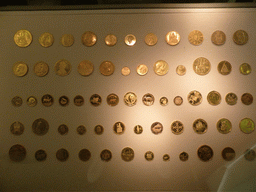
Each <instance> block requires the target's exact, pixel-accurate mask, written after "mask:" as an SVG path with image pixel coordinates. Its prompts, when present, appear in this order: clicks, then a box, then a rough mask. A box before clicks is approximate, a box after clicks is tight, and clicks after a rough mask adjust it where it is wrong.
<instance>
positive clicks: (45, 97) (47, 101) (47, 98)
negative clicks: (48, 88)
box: [42, 94, 54, 107]
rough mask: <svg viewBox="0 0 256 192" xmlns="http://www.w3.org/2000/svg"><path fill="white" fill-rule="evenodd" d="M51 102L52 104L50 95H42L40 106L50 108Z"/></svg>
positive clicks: (52, 100)
mask: <svg viewBox="0 0 256 192" xmlns="http://www.w3.org/2000/svg"><path fill="white" fill-rule="evenodd" d="M53 102H54V99H53V97H52V96H51V95H49V94H46V95H43V97H42V104H43V105H44V106H45V107H50V106H52V104H53Z"/></svg>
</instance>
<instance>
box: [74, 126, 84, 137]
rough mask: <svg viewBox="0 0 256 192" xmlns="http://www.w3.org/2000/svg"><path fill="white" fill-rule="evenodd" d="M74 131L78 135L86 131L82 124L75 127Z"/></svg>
mask: <svg viewBox="0 0 256 192" xmlns="http://www.w3.org/2000/svg"><path fill="white" fill-rule="evenodd" d="M76 132H77V133H78V134H79V135H83V134H85V133H86V128H85V126H83V125H80V126H78V127H77V129H76Z"/></svg>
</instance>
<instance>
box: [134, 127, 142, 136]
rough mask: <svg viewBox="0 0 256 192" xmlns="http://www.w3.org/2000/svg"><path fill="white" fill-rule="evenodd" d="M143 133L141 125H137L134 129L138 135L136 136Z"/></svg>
mask: <svg viewBox="0 0 256 192" xmlns="http://www.w3.org/2000/svg"><path fill="white" fill-rule="evenodd" d="M142 132H143V128H142V126H141V125H136V126H135V127H134V133H136V134H141V133H142Z"/></svg>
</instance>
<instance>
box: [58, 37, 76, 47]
mask: <svg viewBox="0 0 256 192" xmlns="http://www.w3.org/2000/svg"><path fill="white" fill-rule="evenodd" d="M74 41H75V39H74V36H73V35H72V34H64V35H62V36H61V39H60V43H61V44H62V45H63V46H64V47H71V46H72V45H73V44H74Z"/></svg>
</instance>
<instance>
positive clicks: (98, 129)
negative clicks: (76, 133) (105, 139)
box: [94, 125, 104, 135]
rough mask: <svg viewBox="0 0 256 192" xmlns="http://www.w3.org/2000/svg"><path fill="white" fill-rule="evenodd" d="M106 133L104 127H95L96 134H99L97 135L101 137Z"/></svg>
mask: <svg viewBox="0 0 256 192" xmlns="http://www.w3.org/2000/svg"><path fill="white" fill-rule="evenodd" d="M103 131H104V128H103V127H102V125H96V126H95V127H94V132H95V133H96V134H97V135H101V134H102V133H103Z"/></svg>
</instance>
